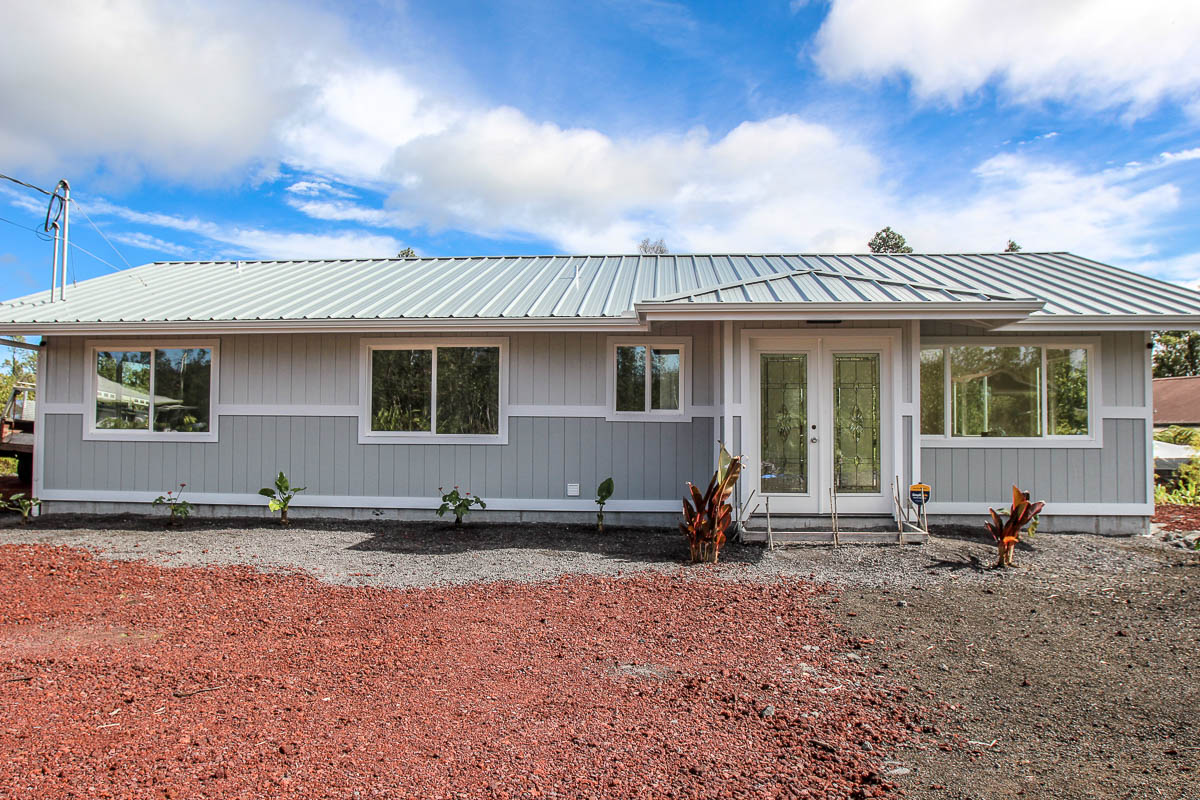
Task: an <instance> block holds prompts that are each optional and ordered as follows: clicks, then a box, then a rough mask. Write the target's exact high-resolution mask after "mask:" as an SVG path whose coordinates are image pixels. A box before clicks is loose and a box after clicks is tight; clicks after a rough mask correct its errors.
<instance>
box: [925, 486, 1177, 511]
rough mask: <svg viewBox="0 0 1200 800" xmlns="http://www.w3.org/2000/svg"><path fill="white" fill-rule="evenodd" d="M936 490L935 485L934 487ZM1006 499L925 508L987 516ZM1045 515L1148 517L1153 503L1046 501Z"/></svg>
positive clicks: (1003, 506)
mask: <svg viewBox="0 0 1200 800" xmlns="http://www.w3.org/2000/svg"><path fill="white" fill-rule="evenodd" d="M934 491H935V492H936V491H937V487H936V486H935V487H934ZM1006 507H1007V501H1005V500H1004V499H1003V498H997V500H996V502H994V503H986V502H969V503H964V502H936V501H931V502H930V503H929V504H928V505H927V506H926V507H925V510H926V511H927V512H928V513H930V514H979V515H980V516H981V517H987V515H988V509H989V508H997V509H999V508H1006ZM1042 514H1045V515H1046V516H1050V517H1053V516H1073V517H1074V516H1080V517H1097V516H1098V517H1149V516H1153V515H1154V504H1153V503H1054V502H1047V503H1046V507H1045V508H1044V509H1042Z"/></svg>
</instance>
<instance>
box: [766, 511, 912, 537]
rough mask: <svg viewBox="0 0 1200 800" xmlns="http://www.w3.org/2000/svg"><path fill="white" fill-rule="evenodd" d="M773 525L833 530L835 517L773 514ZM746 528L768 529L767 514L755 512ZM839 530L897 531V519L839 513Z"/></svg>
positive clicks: (789, 527) (874, 515)
mask: <svg viewBox="0 0 1200 800" xmlns="http://www.w3.org/2000/svg"><path fill="white" fill-rule="evenodd" d="M771 527H772V528H773V529H774V530H776V531H807V530H813V531H831V530H833V517H831V516H830V515H829V514H814V515H805V516H800V515H784V514H772V515H771ZM746 529H747V530H754V531H762V532H763V533H764V535H765V534H766V531H767V516H766V514H762V513H759V514H755V515H754V516H753V517H751V518H750V519H748V520H746ZM838 530H841V531H851V530H853V531H895V530H896V520H894V519H893V518H892V517H891V516H889V515H886V514H839V515H838Z"/></svg>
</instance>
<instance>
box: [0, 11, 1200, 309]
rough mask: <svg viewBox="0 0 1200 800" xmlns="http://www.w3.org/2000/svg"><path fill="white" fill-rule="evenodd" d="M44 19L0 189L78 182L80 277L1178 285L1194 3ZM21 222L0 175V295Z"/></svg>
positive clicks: (25, 53) (1191, 173)
mask: <svg viewBox="0 0 1200 800" xmlns="http://www.w3.org/2000/svg"><path fill="white" fill-rule="evenodd" d="M66 5H67V8H66V9H65V10H64V11H63V12H62V13H59V14H55V15H49V14H44V13H40V12H39V11H38V10H37V8H36V4H26V6H27V7H25V8H21V7H10V8H8V9H6V11H5V16H6V18H7V19H6V24H5V25H4V26H3V27H2V28H0V98H4V100H5V112H4V113H3V114H0V173H5V174H8V175H13V176H16V177H19V178H22V179H24V180H27V181H30V182H33V183H36V184H39V185H42V186H47V187H49V186H52V185H53V184H54V183H55V182H56V181H57V180H58V178H60V177H66V178H68V179H69V180H70V181H71V185H72V187H73V190H74V194H75V197H76V199H77V200H78V203H79V207H80V208H81V209H82V210H83V211H84V212H86V213H87V215H88V216H89V217H90V218H91V220H92V221H94V222H95V224H96V226H97V227H98V228H99V229H100V230H102V231H104V233H106V234H107V235H108V237H109V239H110V240H111V242H112V244H113V245H115V250H114V249H113V247H112V246H110V244H109V243H108V242H106V241H104V240H103V239H102V238H101V237H100V234H99V233H98V232H97V231H96V230H94V229H93V228H92V227H91V226H90V225H89V224H88V223H87V222H86V221H85V220H84V219H83V218H82V215H76V216H75V218H74V219H73V225H72V239H73V240H74V242H75V243H76V244H77V245H78V246H79V247H80V248H84V249H86V250H87V251H90V253H91V254H94V255H89V254H88V253H86V252H84V251H83V250H77V251H75V252H73V253H72V264H73V267H72V272H73V276H72V277H73V278H74V279H78V280H83V279H85V278H88V277H92V276H95V275H99V274H103V273H105V272H108V271H110V270H111V269H113V268H114V267H124V266H125V264H126V262H128V263H131V264H135V265H136V264H141V263H145V262H149V261H156V260H168V259H209V258H300V257H339V256H345V257H353V256H387V255H392V254H394V253H395V252H396V251H397V250H399V249H400V248H402V247H406V246H411V247H413V248H414V249H416V251H417V252H418V253H421V254H423V255H471V254H495V253H534V252H604V253H612V252H629V251H631V250H633V249H634V248H635V246H636V243H637V242H638V241H639V240H640V239H641V238H642V237H644V236H649V237H652V238H659V237H662V238H664V239H665V240H666V242H667V244H668V246H669V247H670V248H671V249H672V250H673V251H676V252H705V251H708V252H711V251H741V252H747V251H750V252H777V251H825V252H829V251H861V250H863V249H865V245H866V241H867V240H868V239H869V238H870V235H871V234H872V233H873V232H874V231H875V230H877V229H879V228H881V227H883V226H884V225H891V226H893V227H895V228H896V229H898V230H900V231H901V232H903V233H904V234H906V235H907V236H908V238H909V241H910V243H911V244H912V245H913V246H914V247H916V248H917V249H918V250H925V251H989V250H999V249H1001V248H1003V246H1004V244H1005V242H1006V240H1007V239H1008V238H1010V237H1011V238H1014V239H1016V240H1017V241H1018V242H1020V243H1021V244H1022V245H1024V246H1025V247H1026V249H1056V250H1057V249H1066V250H1072V251H1074V252H1077V253H1080V254H1082V255H1086V256H1090V257H1093V258H1097V259H1100V260H1104V261H1108V262H1110V263H1114V264H1117V265H1119V266H1124V267H1129V268H1132V269H1137V270H1139V271H1142V272H1145V273H1147V274H1152V275H1156V276H1159V277H1162V278H1165V279H1168V280H1172V281H1179V282H1184V283H1188V284H1191V285H1194V284H1196V283H1197V281H1200V226H1198V225H1197V220H1198V219H1200V215H1198V211H1200V59H1196V58H1195V57H1194V54H1193V50H1194V43H1195V42H1196V41H1200V7H1194V6H1193V4H1188V3H1177V2H1167V1H1166V0H1163V1H1162V2H1143V3H1139V4H1137V5H1136V7H1131V4H1128V3H1118V2H1112V0H1077V2H1074V3H1071V4H1066V3H1063V4H1046V3H1035V2H1013V3H1005V4H997V3H993V2H984V0H956V1H955V2H952V3H950V2H933V0H913V2H908V3H894V2H888V1H887V0H833V2H817V1H816V0H809V2H801V1H799V0H791V2H789V0H771V1H764V2H760V3H741V4H738V3H724V2H713V3H675V2H668V1H667V0H597V2H582V1H581V2H561V1H559V2H553V1H552V0H547V1H546V2H533V1H532V0H507V1H500V2H492V3H486V2H470V1H469V0H443V1H442V2H437V3H423V2H415V1H414V2H399V1H397V2H383V1H382V0H379V2H363V3H359V4H357V5H354V4H339V3H319V2H309V3H257V4H248V3H237V2H232V0H215V1H214V2H211V3H205V4H178V3H154V2H139V1H138V0H123V1H122V0H117V2H113V3H110V4H97V3H91V2H76V3H73V4H72V3H67V4H66ZM54 49H57V52H59V53H61V54H62V55H61V57H59V58H57V59H47V58H45V55H44V54H45V53H46V52H49V51H51V50H54ZM35 65H36V66H35ZM43 215H44V199H43V198H42V197H40V196H38V195H36V194H35V193H32V192H30V191H28V190H25V189H21V188H20V187H17V186H15V185H13V184H8V183H4V182H0V218H3V220H5V221H6V222H0V271H2V274H3V275H4V276H5V278H6V279H7V282H8V289H7V291H6V294H7V296H16V295H20V294H26V293H28V292H31V291H36V290H38V289H41V288H44V287H45V286H46V285H47V283H48V272H49V259H50V246H49V244H47V243H46V242H45V241H43V240H41V239H39V238H38V237H37V236H36V235H35V234H34V233H33V232H31V231H28V230H25V229H24V228H22V227H18V226H24V227H26V228H34V227H37V226H38V225H39V224H40V222H41V217H42V216H43ZM8 223H16V224H15V225H14V224H8ZM101 259H103V261H106V262H109V263H108V264H106V263H103V262H102V261H101Z"/></svg>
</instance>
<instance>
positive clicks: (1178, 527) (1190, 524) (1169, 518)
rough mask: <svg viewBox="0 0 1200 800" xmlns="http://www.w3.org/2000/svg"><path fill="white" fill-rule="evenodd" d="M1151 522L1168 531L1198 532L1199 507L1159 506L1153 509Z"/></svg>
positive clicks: (1199, 526) (1199, 520)
mask: <svg viewBox="0 0 1200 800" xmlns="http://www.w3.org/2000/svg"><path fill="white" fill-rule="evenodd" d="M1152 521H1153V522H1157V523H1158V524H1159V525H1162V526H1163V529H1164V530H1168V531H1200V506H1176V505H1165V504H1159V505H1156V506H1155V507H1154V516H1153V517H1152Z"/></svg>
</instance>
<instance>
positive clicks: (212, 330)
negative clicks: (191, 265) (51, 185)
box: [0, 317, 649, 336]
mask: <svg viewBox="0 0 1200 800" xmlns="http://www.w3.org/2000/svg"><path fill="white" fill-rule="evenodd" d="M464 330H476V331H519V332H553V331H563V330H570V331H579V332H587V333H591V332H618V331H621V332H628V331H636V332H645V331H648V330H649V325H648V324H646V323H645V322H643V321H642V320H639V319H638V318H636V317H562V318H558V317H520V318H512V319H508V318H496V317H489V318H478V317H469V318H463V319H459V318H454V317H440V318H437V319H362V320H359V319H329V320H327V319H317V320H303V319H296V320H217V321H196V320H186V321H158V322H134V321H128V322H0V334H22V335H33V336H84V335H105V336H141V335H151V334H166V335H173V336H199V335H208V334H219V333H225V334H239V333H336V332H340V331H346V332H353V333H439V332H448V333H459V332H462V331H464Z"/></svg>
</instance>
